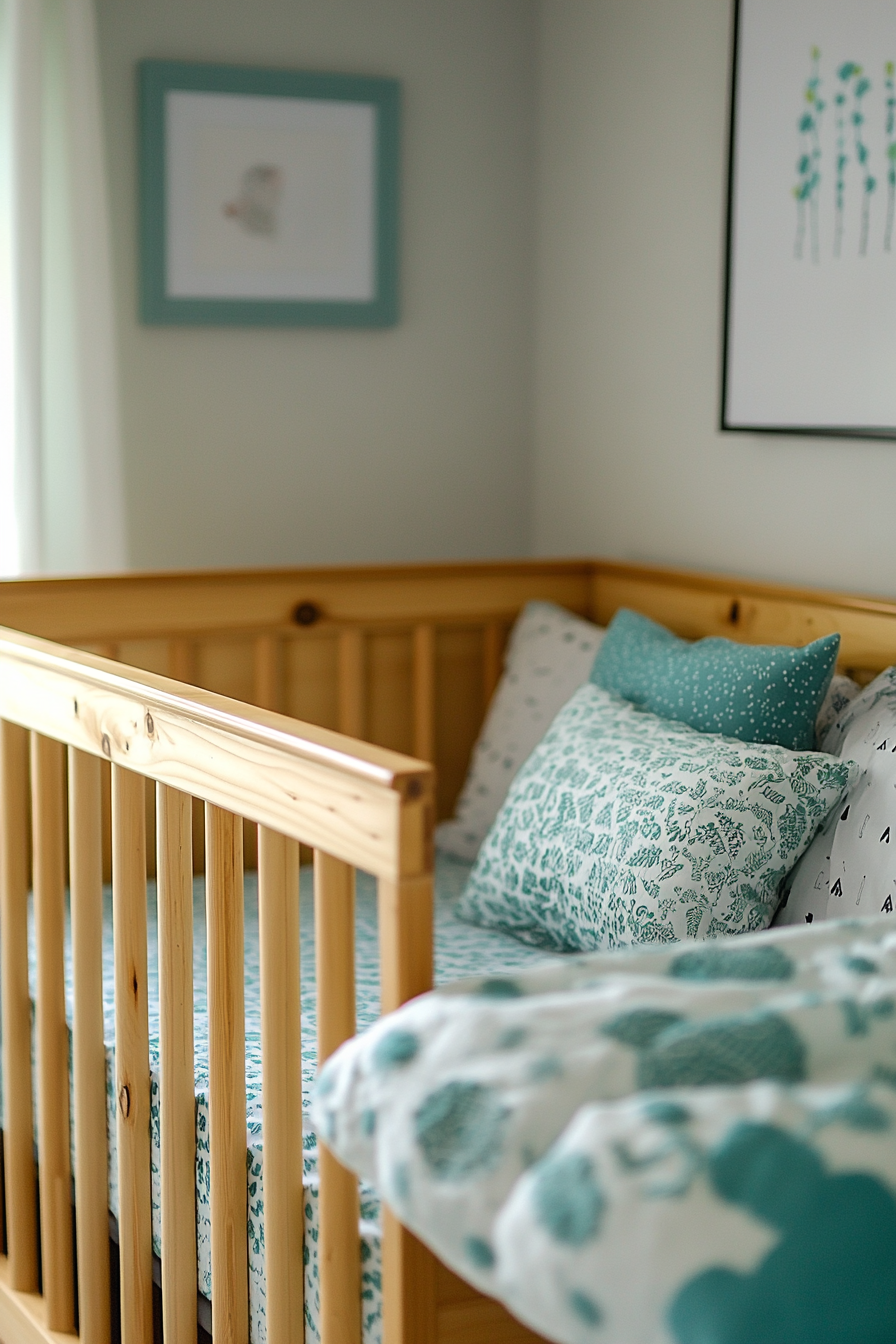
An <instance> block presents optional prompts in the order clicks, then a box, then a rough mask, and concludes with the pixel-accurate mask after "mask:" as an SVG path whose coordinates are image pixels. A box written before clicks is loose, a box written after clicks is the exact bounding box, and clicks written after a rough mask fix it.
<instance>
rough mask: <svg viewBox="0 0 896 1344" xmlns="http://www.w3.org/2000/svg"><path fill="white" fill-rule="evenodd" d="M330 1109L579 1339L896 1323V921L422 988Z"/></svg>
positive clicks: (531, 1314)
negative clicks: (427, 990)
mask: <svg viewBox="0 0 896 1344" xmlns="http://www.w3.org/2000/svg"><path fill="white" fill-rule="evenodd" d="M312 1113H313V1117H314V1120H315V1124H316V1126H317V1129H318V1133H320V1134H321V1135H322V1136H323V1137H325V1138H326V1140H327V1142H328V1143H329V1144H330V1146H331V1147H332V1148H333V1150H334V1151H335V1153H336V1154H337V1156H338V1157H339V1158H340V1160H342V1161H343V1162H344V1163H346V1165H348V1166H349V1167H352V1168H353V1169H354V1170H355V1171H357V1172H359V1174H361V1175H363V1176H364V1177H366V1178H367V1179H369V1180H371V1181H373V1182H374V1183H375V1185H376V1186H377V1187H378V1189H379V1192H380V1194H381V1195H382V1196H383V1197H384V1198H385V1199H386V1200H387V1201H388V1202H389V1203H390V1205H391V1206H392V1207H393V1208H394V1210H395V1212H396V1213H397V1215H398V1216H399V1218H400V1219H401V1221H402V1222H403V1223H405V1224H406V1225H407V1226H408V1227H409V1228H411V1229H412V1230H413V1231H414V1232H416V1233H417V1234H418V1235H419V1236H420V1237H421V1238H422V1239H423V1240H424V1241H425V1242H426V1243H427V1244H428V1245H429V1246H431V1247H432V1249H433V1250H434V1251H435V1252H436V1253H437V1254H438V1255H439V1256H440V1257H441V1258H442V1259H443V1260H444V1261H445V1262H446V1263H447V1264H448V1265H450V1266H451V1267H452V1268H453V1269H455V1270H456V1271H457V1272H458V1273H459V1274H461V1275H462V1276H463V1277H465V1278H466V1279H468V1280H469V1281H470V1282H472V1283H474V1284H475V1285H476V1286H477V1287H479V1288H481V1289H482V1290H483V1291H484V1292H486V1293H489V1294H491V1295H493V1296H495V1297H498V1298H500V1299H501V1300H503V1301H504V1302H505V1303H506V1305H507V1306H508V1308H509V1309H510V1310H511V1311H512V1312H514V1313H515V1314H516V1315H517V1316H519V1317H520V1318H521V1319H522V1320H523V1321H525V1322H526V1323H527V1324H529V1325H531V1326H532V1327H533V1328H534V1329H536V1330H538V1331H540V1332H541V1333H542V1334H544V1335H547V1336H548V1337H550V1338H552V1339H556V1340H559V1341H562V1342H563V1344H892V1341H893V1339H896V1274H894V1272H893V1267H894V1265H896V924H894V921H893V920H892V919H890V918H889V917H885V918H882V919H877V920H865V921H859V922H857V921H853V922H848V921H846V922H840V923H835V924H825V925H815V926H813V927H808V928H796V929H785V930H781V931H774V932H771V933H762V934H757V935H751V936H748V937H744V938H741V939H738V940H737V942H736V945H732V944H731V943H726V944H725V945H720V944H716V943H705V944H700V945H693V944H691V945H688V946H684V945H682V946H679V947H678V948H677V949H675V948H673V949H671V950H667V951H664V952H658V953H653V952H647V953H639V954H637V955H626V954H614V955H610V956H608V955H601V954H598V955H593V956H585V957H576V958H570V959H568V960H567V961H565V963H563V964H557V963H553V964H551V965H549V966H547V967H545V968H543V969H540V970H536V969H533V970H524V971H520V972H519V973H517V974H515V975H513V976H512V977H506V978H497V979H494V978H493V979H481V978H480V979H477V980H468V981H464V982H462V983H459V984H456V985H452V986H451V987H449V988H446V989H443V990H438V991H436V992H434V993H432V994H427V995H424V996H422V997H421V998H419V999H416V1000H414V1001H413V1002H411V1003H409V1004H406V1005H405V1006H404V1007H403V1008H401V1009H399V1010H398V1011H397V1012H395V1013H392V1014H391V1015H389V1016H388V1017H385V1018H383V1019H381V1021H380V1022H378V1023H377V1024H376V1025H375V1026H374V1027H373V1028H371V1030H369V1031H368V1032H366V1033H365V1034H364V1035H362V1036H359V1037H356V1038H355V1039H354V1040H351V1041H349V1042H347V1043H346V1044H345V1045H344V1046H343V1047H342V1048H341V1049H340V1050H339V1051H338V1052H337V1053H336V1054H335V1055H334V1056H333V1057H332V1059H331V1060H330V1061H329V1062H328V1063H327V1065H326V1067H325V1068H324V1069H323V1071H322V1073H321V1075H320V1078H319V1081H318V1084H317V1088H316V1092H315V1097H314V1101H313V1107H312Z"/></svg>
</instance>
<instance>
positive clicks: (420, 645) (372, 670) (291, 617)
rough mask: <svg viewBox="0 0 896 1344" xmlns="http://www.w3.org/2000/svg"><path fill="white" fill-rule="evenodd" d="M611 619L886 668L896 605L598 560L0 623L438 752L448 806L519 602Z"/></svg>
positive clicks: (477, 568)
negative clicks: (828, 641)
mask: <svg viewBox="0 0 896 1344" xmlns="http://www.w3.org/2000/svg"><path fill="white" fill-rule="evenodd" d="M532 598H542V599H548V600H550V601H553V602H558V603H560V604H561V605H562V606H565V607H567V608H569V609H570V610H571V611H575V612H577V613H579V614H580V615H582V616H587V617H590V618H591V619H593V620H597V621H598V622H600V623H601V624H605V623H606V622H607V621H608V620H609V619H610V617H611V616H612V615H613V613H614V611H616V610H617V609H618V608H619V607H620V606H630V607H634V608H635V609H637V610H639V611H643V612H645V613H646V614H647V615H650V616H653V617H655V618H656V619H657V620H660V621H662V622H663V623H664V624H666V625H669V626H670V627H671V628H672V629H673V630H675V631H676V632H677V633H678V634H680V635H683V636H685V637H687V638H692V639H693V638H699V637H700V636H702V635H708V634H718V635H727V636H728V637H730V638H733V639H741V640H745V641H748V642H751V643H791V644H804V643H807V642H808V641H810V640H812V639H815V638H817V637H818V636H819V635H822V634H827V633H829V632H831V631H834V630H839V631H840V632H841V633H842V635H843V646H842V655H841V660H840V665H841V669H842V670H844V671H850V672H851V673H852V674H853V675H856V676H857V677H859V678H860V679H862V680H868V679H869V678H870V677H871V676H873V675H875V674H876V673H877V672H879V671H880V670H881V669H882V668H884V667H886V666H888V665H889V664H890V663H894V662H896V602H886V601H881V600H878V599H874V598H864V597H853V596H849V595H845V594H839V593H829V592H818V591H814V590H812V589H801V588H784V587H776V586H774V585H771V584H761V583H753V582H751V581H748V580H742V579H737V578H725V577H717V576H711V575H704V574H692V573H687V572H684V571H679V570H669V569H659V568H648V567H644V566H636V565H625V564H618V563H615V562H610V561H604V560H521V561H495V562H483V563H480V564H468V563H461V564H438V565H394V566H367V567H356V568H338V569H337V568H332V569H290V570H253V571H217V572H209V573H185V574H127V575H122V576H118V577H112V578H96V579H46V580H29V581H15V582H7V583H0V625H6V626H12V627H13V628H15V629H19V630H26V631H28V632H29V633H31V634H35V635H42V636H44V637H45V638H48V639H53V640H57V641H59V642H61V643H65V644H74V645H76V646H78V647H81V648H87V649H89V650H90V651H92V652H97V653H101V654H104V655H106V656H108V657H112V658H118V659H120V660H121V661H123V662H126V663H130V664H132V665H134V666H137V667H143V668H146V669H148V670H150V671H155V672H161V673H165V674H167V675H170V676H175V677H177V678H179V679H180V680H182V681H187V682H191V683H194V684H196V685H200V686H203V687H206V688H207V689H209V690H213V691H219V692H220V693H222V694H224V695H230V696H234V697H236V698H237V699H241V700H246V701H249V702H252V703H255V704H259V705H261V706H263V707H265V708H269V709H277V710H281V711H282V712H284V713H287V714H291V715H293V716H294V717H295V718H299V719H305V720H307V721H309V722H311V723H318V724H321V725H322V726H324V727H328V728H337V729H339V730H341V731H343V732H346V733H349V734H351V735H352V736H356V737H363V738H367V739H368V740H370V741H372V742H375V743H377V744H379V745H381V746H386V747H392V748H394V749H395V750H398V751H403V752H407V753H409V754H412V755H416V756H418V757H422V758H423V759H426V760H432V761H434V762H435V764H436V766H437V769H438V810H439V814H440V815H441V816H446V815H449V814H450V812H451V810H452V807H453V804H454V800H455V798H456V796H457V792H458V790H459V788H460V786H461V784H462V782H463V779H464V775H465V772H466V768H467V762H468V759H469V753H470V748H471V746H472V743H473V742H474V740H475V738H476V735H477V733H478V731H479V727H480V725H481V723H482V718H483V716H484V713H485V710H486V707H487V705H488V701H489V698H490V696H491V694H492V691H493V690H494V687H495V685H496V683H497V680H498V677H499V675H500V671H501V659H502V653H503V648H504V643H505V641H506V637H507V632H508V630H509V628H510V625H511V624H512V622H513V620H514V618H515V616H516V614H517V612H518V611H519V609H520V607H521V606H522V605H523V604H524V603H525V602H527V601H529V600H530V599H532Z"/></svg>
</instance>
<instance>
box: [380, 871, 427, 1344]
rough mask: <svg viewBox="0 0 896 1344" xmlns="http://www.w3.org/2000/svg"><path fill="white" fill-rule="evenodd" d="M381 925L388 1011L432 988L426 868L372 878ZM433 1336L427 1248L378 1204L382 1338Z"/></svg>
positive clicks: (398, 1343)
mask: <svg viewBox="0 0 896 1344" xmlns="http://www.w3.org/2000/svg"><path fill="white" fill-rule="evenodd" d="M377 905H378V914H379V931H380V1008H381V1010H382V1012H384V1013H389V1012H392V1011H393V1010H394V1009H395V1008H398V1007H399V1005H400V1004H402V1003H405V1002H406V1000H408V999H412V998H414V997H415V995H417V994H422V993H424V992H425V991H426V990H427V989H431V988H432V979H433V965H432V937H433V928H432V922H433V880H432V875H431V874H425V875H424V876H422V877H414V878H406V879H405V880H404V881H402V882H387V881H386V880H385V879H384V878H380V879H379V881H378V883H377ZM435 1337H436V1280H435V1260H434V1258H433V1256H432V1253H431V1252H430V1251H429V1250H427V1248H426V1247H425V1246H423V1245H422V1244H421V1243H420V1242H419V1241H418V1240H417V1238H416V1237H415V1236H414V1235H413V1234H412V1233H411V1232H409V1231H408V1230H407V1228H405V1227H402V1225H401V1223H400V1222H399V1221H398V1219H397V1218H396V1217H395V1215H394V1214H393V1213H392V1212H391V1210H389V1209H386V1208H384V1209H383V1338H384V1339H388V1340H390V1341H393V1342H394V1344H415V1341H416V1340H418V1339H435Z"/></svg>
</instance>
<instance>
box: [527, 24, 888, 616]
mask: <svg viewBox="0 0 896 1344" xmlns="http://www.w3.org/2000/svg"><path fill="white" fill-rule="evenodd" d="M729 45H730V13H729V4H728V3H727V2H726V0H543V3H542V6H541V63H540V110H539V162H540V168H539V181H540V203H539V221H538V229H539V241H538V247H539V286H538V326H537V330H538V356H537V375H538V376H537V428H536V450H535V467H534V535H535V544H536V549H537V551H538V552H539V553H542V554H545V553H576V552H579V553H599V554H603V555H610V556H618V557H623V558H633V559H635V558H636V559H643V560H653V561H658V562H663V563H678V564H682V565H691V566H695V567H702V568H711V569H716V570H728V571H735V572H741V573H746V574H753V575H757V576H763V577H768V578H772V579H782V580H791V581H804V582H807V583H812V584H827V585H830V586H834V587H843V588H850V589H860V590H866V591H868V592H881V593H889V594H892V593H893V592H894V591H896V525H894V509H893V501H894V500H896V444H877V445H875V444H868V443H862V442H859V441H830V440H804V439H796V438H786V437H780V438H777V437H776V438H766V437H764V436H755V435H744V434H721V433H720V432H719V431H718V429H717V424H718V415H719V377H720V347H721V304H722V297H721V296H722V285H723V280H722V277H723V266H724V246H723V243H724V218H725V199H726V171H727V134H728V124H727V118H728V69H729Z"/></svg>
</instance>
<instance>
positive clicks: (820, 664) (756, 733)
mask: <svg viewBox="0 0 896 1344" xmlns="http://www.w3.org/2000/svg"><path fill="white" fill-rule="evenodd" d="M839 648H840V636H839V635H826V636H825V637H824V638H823V639H817V640H815V642H814V643H812V644H808V645H806V647H805V648H802V649H794V648H790V647H787V646H780V647H779V646H776V645H761V644H752V645H751V644H736V643H734V642H733V641H732V640H730V639H719V638H710V639H700V640H698V641H697V642H696V643H694V644H691V643H688V642H687V641H686V640H683V639H679V638H678V636H677V635H674V634H673V633H672V631H671V630H667V629H666V628H665V627H664V626H662V625H657V623H656V622H655V621H651V620H649V619H648V617H646V616H641V615H639V614H638V613H637V612H634V611H627V610H626V609H624V608H623V610H621V611H618V612H617V613H616V615H615V616H614V617H613V620H612V621H611V622H610V625H609V626H608V628H607V633H606V635H605V636H604V639H603V642H602V644H601V646H600V649H599V650H598V653H597V657H596V658H595V660H594V666H593V668H592V670H591V680H592V681H593V682H594V683H595V685H596V686H602V687H603V689H604V690H607V691H615V692H616V694H617V695H621V696H622V697H623V699H625V700H629V701H631V703H632V704H635V705H639V706H641V708H643V709H649V710H651V711H652V712H653V713H654V714H659V715H661V716H662V717H663V718H666V719H676V720H678V721H679V722H681V723H687V724H689V725H690V726H691V727H692V728H697V729H698V730H699V731H700V732H703V733H724V734H725V736H726V737H737V738H740V740H741V741H743V742H764V743H774V744H776V745H777V746H780V747H789V748H790V749H791V751H810V750H811V749H812V748H813V747H814V746H815V720H816V717H817V715H818V711H819V709H820V708H821V704H822V701H823V700H824V698H825V693H826V691H827V689H828V686H829V685H830V682H831V678H832V676H833V674H834V665H835V663H836V661H837V653H838V650H839Z"/></svg>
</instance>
